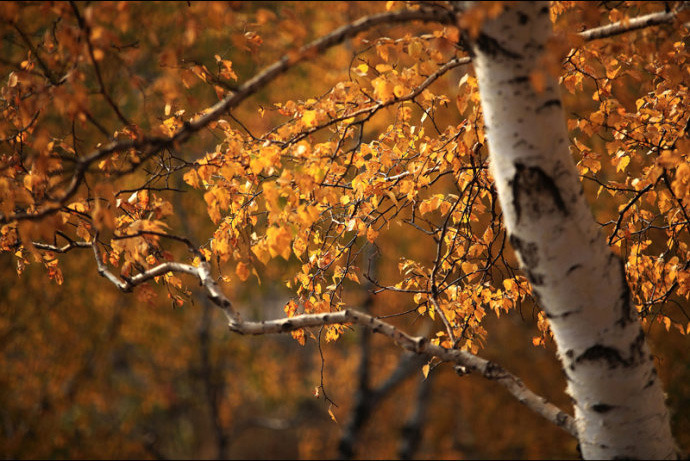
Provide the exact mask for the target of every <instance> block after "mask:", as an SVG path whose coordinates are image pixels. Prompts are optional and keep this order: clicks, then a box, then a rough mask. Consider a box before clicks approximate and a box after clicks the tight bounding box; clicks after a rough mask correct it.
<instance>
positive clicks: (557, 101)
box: [536, 99, 562, 112]
mask: <svg viewBox="0 0 690 461" xmlns="http://www.w3.org/2000/svg"><path fill="white" fill-rule="evenodd" d="M561 105H562V104H561V101H560V99H549V100H548V101H546V102H545V103H544V104H542V105H541V106H539V107H538V108H537V110H536V112H539V111H540V110H543V109H546V108H547V107H549V106H556V107H561Z"/></svg>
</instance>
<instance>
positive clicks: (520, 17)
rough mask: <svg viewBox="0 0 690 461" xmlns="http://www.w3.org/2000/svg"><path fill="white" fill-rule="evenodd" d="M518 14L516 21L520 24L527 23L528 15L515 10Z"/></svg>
mask: <svg viewBox="0 0 690 461" xmlns="http://www.w3.org/2000/svg"><path fill="white" fill-rule="evenodd" d="M517 15H518V22H519V23H520V24H522V25H525V24H527V21H529V16H527V15H526V14H525V13H523V12H522V11H518V12H517Z"/></svg>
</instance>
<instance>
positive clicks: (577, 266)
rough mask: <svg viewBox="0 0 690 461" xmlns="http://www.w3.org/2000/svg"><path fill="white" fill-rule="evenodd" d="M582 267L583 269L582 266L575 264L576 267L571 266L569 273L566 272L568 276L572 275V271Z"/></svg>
mask: <svg viewBox="0 0 690 461" xmlns="http://www.w3.org/2000/svg"><path fill="white" fill-rule="evenodd" d="M580 267H582V264H575V265H572V266H570V267H569V268H568V272H566V275H570V273H571V272H572V271H574V270H575V269H578V268H580Z"/></svg>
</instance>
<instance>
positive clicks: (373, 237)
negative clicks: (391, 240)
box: [367, 227, 379, 243]
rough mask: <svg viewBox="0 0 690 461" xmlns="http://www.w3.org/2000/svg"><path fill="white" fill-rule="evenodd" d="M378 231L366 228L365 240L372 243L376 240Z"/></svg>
mask: <svg viewBox="0 0 690 461" xmlns="http://www.w3.org/2000/svg"><path fill="white" fill-rule="evenodd" d="M378 235H379V233H378V232H377V231H375V230H374V229H373V228H372V227H370V228H368V229H367V240H369V241H370V242H371V243H374V240H376V237H378Z"/></svg>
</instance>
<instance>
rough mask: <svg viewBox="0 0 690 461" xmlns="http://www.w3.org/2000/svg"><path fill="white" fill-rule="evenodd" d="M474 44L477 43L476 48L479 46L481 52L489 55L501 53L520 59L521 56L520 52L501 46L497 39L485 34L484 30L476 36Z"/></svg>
mask: <svg viewBox="0 0 690 461" xmlns="http://www.w3.org/2000/svg"><path fill="white" fill-rule="evenodd" d="M475 44H476V45H477V48H479V50H480V51H481V52H482V53H484V54H487V55H490V56H498V55H503V56H507V57H509V58H513V59H521V58H522V55H521V54H518V53H515V52H513V51H510V50H509V49H507V48H505V47H503V45H501V44H500V43H499V42H498V40H496V39H495V38H493V37H491V36H490V35H487V34H486V33H484V32H482V33H480V34H479V37H477V40H476V41H475Z"/></svg>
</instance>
